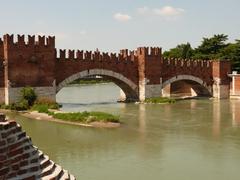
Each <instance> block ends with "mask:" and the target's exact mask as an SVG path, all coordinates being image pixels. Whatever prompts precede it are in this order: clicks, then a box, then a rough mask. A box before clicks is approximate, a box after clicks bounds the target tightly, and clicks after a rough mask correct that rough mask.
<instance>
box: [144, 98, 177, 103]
mask: <svg viewBox="0 0 240 180" xmlns="http://www.w3.org/2000/svg"><path fill="white" fill-rule="evenodd" d="M144 102H146V103H154V104H162V103H175V102H176V100H175V99H172V98H167V97H155V98H147V99H145V101H144Z"/></svg>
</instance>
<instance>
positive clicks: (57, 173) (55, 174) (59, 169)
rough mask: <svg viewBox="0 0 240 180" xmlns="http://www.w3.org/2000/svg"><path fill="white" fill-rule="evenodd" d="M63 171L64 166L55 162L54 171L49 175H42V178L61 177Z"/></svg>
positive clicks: (46, 179) (43, 179) (47, 179)
mask: <svg viewBox="0 0 240 180" xmlns="http://www.w3.org/2000/svg"><path fill="white" fill-rule="evenodd" d="M61 172H62V167H61V166H59V165H57V164H55V168H54V170H53V172H52V173H51V174H50V175H48V176H44V177H42V180H49V179H59V176H60V174H61Z"/></svg>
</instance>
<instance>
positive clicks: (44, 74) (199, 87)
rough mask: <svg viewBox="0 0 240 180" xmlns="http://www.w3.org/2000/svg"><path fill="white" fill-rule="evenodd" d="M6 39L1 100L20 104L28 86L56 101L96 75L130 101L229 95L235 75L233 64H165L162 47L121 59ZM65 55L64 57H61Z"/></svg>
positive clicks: (50, 42)
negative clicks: (230, 75) (65, 89)
mask: <svg viewBox="0 0 240 180" xmlns="http://www.w3.org/2000/svg"><path fill="white" fill-rule="evenodd" d="M37 39H38V40H36V39H35V36H28V38H27V40H25V37H24V36H20V35H18V36H17V38H16V41H14V36H13V35H8V34H6V35H4V36H3V40H1V39H0V62H1V66H0V68H1V69H0V101H1V102H5V103H6V104H8V103H11V102H15V101H17V100H18V99H19V94H20V90H21V88H22V87H25V86H32V87H34V88H35V91H36V92H37V94H38V96H39V97H48V98H52V99H54V100H55V97H56V93H57V92H58V91H60V90H61V88H63V87H64V86H66V85H67V84H68V83H70V82H71V81H74V80H76V79H79V78H83V77H86V76H91V75H100V76H102V77H104V78H107V79H110V80H112V81H113V82H114V83H116V84H117V85H118V86H119V87H120V88H121V89H122V91H123V92H124V94H125V98H126V99H127V100H140V101H143V100H144V99H145V98H148V97H156V96H168V95H169V94H170V93H172V92H178V93H179V92H180V93H186V92H188V93H193V92H194V93H195V94H197V95H210V96H213V97H216V98H226V97H228V96H229V84H230V80H229V78H228V76H227V74H228V73H230V71H231V65H230V63H229V62H228V61H204V60H181V59H164V58H163V57H162V52H161V48H158V47H154V48H146V47H140V48H138V49H137V50H135V51H128V50H126V49H125V50H121V51H120V53H119V54H113V53H111V54H108V53H100V52H98V51H94V52H91V51H85V52H84V51H79V50H78V51H74V50H68V53H67V55H66V50H59V53H57V50H56V48H55V37H50V36H49V37H47V38H46V37H45V36H38V38H37ZM57 54H59V56H57Z"/></svg>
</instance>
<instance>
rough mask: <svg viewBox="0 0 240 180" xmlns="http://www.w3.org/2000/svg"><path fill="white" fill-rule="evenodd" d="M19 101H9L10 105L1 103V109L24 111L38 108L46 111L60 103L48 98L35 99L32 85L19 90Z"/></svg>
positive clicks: (56, 107)
mask: <svg viewBox="0 0 240 180" xmlns="http://www.w3.org/2000/svg"><path fill="white" fill-rule="evenodd" d="M20 94H21V97H20V101H19V102H17V103H11V104H10V105H5V104H2V105H1V106H0V108H1V109H10V110H16V111H24V110H29V109H39V110H40V111H43V112H44V111H45V112H47V111H46V110H44V109H46V108H47V110H48V109H59V108H60V105H59V104H58V103H56V102H54V101H52V100H50V99H48V98H40V99H37V95H36V93H35V91H34V89H33V88H32V87H25V88H23V89H22V90H21V92H20Z"/></svg>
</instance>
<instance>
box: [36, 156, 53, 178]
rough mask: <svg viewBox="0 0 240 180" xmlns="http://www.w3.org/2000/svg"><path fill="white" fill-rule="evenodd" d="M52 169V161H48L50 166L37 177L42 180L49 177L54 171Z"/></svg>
mask: <svg viewBox="0 0 240 180" xmlns="http://www.w3.org/2000/svg"><path fill="white" fill-rule="evenodd" d="M54 168H55V164H54V162H53V161H51V160H50V164H49V165H48V166H47V167H46V168H44V169H43V170H42V172H41V174H40V175H39V177H40V178H42V177H44V176H47V175H50V174H51V173H52V171H53V170H54Z"/></svg>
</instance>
